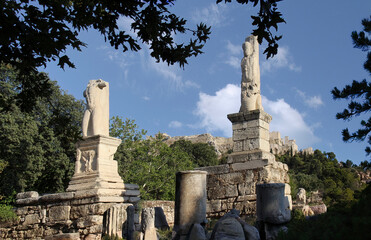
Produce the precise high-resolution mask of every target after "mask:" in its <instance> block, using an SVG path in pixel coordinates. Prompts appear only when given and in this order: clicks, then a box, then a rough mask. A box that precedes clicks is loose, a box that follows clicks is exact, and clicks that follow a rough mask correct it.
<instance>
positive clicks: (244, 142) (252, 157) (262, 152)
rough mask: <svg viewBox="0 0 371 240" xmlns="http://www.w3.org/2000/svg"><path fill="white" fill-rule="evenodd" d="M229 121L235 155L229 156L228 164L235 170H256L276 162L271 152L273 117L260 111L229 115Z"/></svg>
mask: <svg viewBox="0 0 371 240" xmlns="http://www.w3.org/2000/svg"><path fill="white" fill-rule="evenodd" d="M228 119H229V120H230V121H231V122H232V130H233V137H232V139H233V153H232V154H230V155H229V156H228V163H231V164H232V165H233V166H232V168H233V169H235V170H238V169H241V168H243V169H254V168H259V167H264V166H266V165H268V164H271V163H273V162H274V161H275V157H274V155H273V154H271V153H270V152H269V123H270V121H271V120H272V117H271V116H270V115H269V114H268V113H266V112H264V111H263V110H259V109H258V110H253V111H248V112H239V113H233V114H229V115H228ZM252 161H254V162H252ZM246 162H251V163H248V164H246ZM242 163H245V164H242Z"/></svg>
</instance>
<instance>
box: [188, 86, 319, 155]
mask: <svg viewBox="0 0 371 240" xmlns="http://www.w3.org/2000/svg"><path fill="white" fill-rule="evenodd" d="M240 94H241V90H240V87H239V86H237V85H233V84H228V85H227V86H225V87H224V88H222V89H220V90H219V91H217V92H216V93H215V95H208V94H206V93H202V92H201V93H200V94H199V100H198V102H197V107H196V110H195V111H194V114H195V115H196V116H198V117H199V118H200V123H199V127H201V128H205V129H206V131H208V132H216V133H217V132H221V133H222V134H223V135H224V136H226V137H231V135H232V124H231V122H230V121H229V120H228V119H227V114H230V113H236V112H238V110H239V107H240ZM262 101H263V106H264V109H265V112H267V113H269V114H270V115H272V118H273V120H272V122H271V124H270V131H279V132H281V136H289V137H290V138H291V139H295V140H296V143H297V144H298V146H299V148H306V147H310V146H312V144H314V143H316V142H318V141H319V139H318V137H316V136H315V135H314V132H313V130H312V128H311V127H309V126H308V124H307V123H306V122H305V121H304V117H303V115H302V114H300V112H299V111H297V110H296V109H294V108H292V107H291V106H290V105H289V104H288V103H286V102H285V101H284V100H283V99H278V100H276V101H271V100H268V99H267V98H265V97H262Z"/></svg>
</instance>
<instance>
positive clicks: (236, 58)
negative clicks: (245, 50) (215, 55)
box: [225, 41, 242, 68]
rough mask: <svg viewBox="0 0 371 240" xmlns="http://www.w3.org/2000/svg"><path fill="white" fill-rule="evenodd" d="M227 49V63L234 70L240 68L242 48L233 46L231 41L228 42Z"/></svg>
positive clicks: (236, 45)
mask: <svg viewBox="0 0 371 240" xmlns="http://www.w3.org/2000/svg"><path fill="white" fill-rule="evenodd" d="M226 48H227V54H226V60H225V63H226V64H228V65H230V66H232V67H233V68H240V67H241V55H242V47H241V46H240V45H238V44H233V43H231V42H230V41H228V42H227V45H226Z"/></svg>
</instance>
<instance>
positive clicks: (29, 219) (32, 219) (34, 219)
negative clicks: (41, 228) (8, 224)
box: [22, 214, 40, 226]
mask: <svg viewBox="0 0 371 240" xmlns="http://www.w3.org/2000/svg"><path fill="white" fill-rule="evenodd" d="M36 223H40V216H39V214H30V215H26V216H25V217H24V222H23V223H22V225H23V226H28V225H32V224H36Z"/></svg>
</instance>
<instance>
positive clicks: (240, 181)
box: [199, 162, 290, 218]
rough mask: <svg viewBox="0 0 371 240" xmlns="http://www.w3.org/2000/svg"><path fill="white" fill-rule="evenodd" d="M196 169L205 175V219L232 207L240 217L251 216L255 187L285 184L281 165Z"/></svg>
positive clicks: (284, 170)
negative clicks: (258, 185) (204, 172)
mask: <svg viewBox="0 0 371 240" xmlns="http://www.w3.org/2000/svg"><path fill="white" fill-rule="evenodd" d="M199 170H203V171H207V172H208V175H207V186H206V188H207V210H206V212H207V217H208V218H214V217H216V218H218V217H221V216H223V215H224V214H226V213H227V212H229V211H230V210H232V209H233V208H235V209H237V210H239V211H240V213H241V215H254V214H255V213H256V184H258V183H289V176H288V174H287V171H288V168H287V165H286V164H282V163H281V162H274V163H272V164H269V165H267V166H264V167H260V168H252V169H247V168H245V169H237V170H233V168H232V167H231V166H230V164H225V165H218V166H212V167H204V168H199ZM288 189H289V188H288ZM286 194H287V195H289V194H290V193H289V192H288V193H286Z"/></svg>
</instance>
